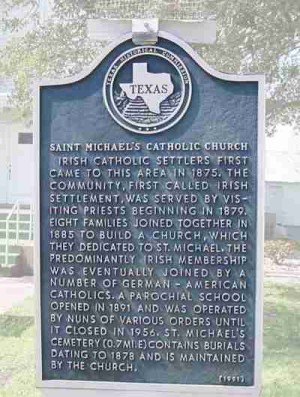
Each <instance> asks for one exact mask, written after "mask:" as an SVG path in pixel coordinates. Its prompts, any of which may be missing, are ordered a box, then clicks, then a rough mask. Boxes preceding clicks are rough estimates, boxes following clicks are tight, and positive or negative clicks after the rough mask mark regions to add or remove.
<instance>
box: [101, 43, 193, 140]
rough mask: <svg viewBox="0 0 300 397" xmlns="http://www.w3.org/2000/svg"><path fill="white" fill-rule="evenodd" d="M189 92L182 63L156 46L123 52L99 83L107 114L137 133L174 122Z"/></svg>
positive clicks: (154, 130)
mask: <svg viewBox="0 0 300 397" xmlns="http://www.w3.org/2000/svg"><path fill="white" fill-rule="evenodd" d="M191 94H192V83H191V78H190V75H189V72H188V70H187V68H186V66H185V64H184V63H183V62H182V60H181V59H180V58H179V57H178V56H177V55H175V54H174V53H173V52H171V51H169V50H167V49H165V48H161V47H156V46H140V47H135V48H133V49H130V50H127V51H125V52H123V53H122V54H121V55H120V56H119V57H118V58H116V59H115V61H114V62H113V63H112V65H111V66H110V68H109V70H108V72H107V74H106V76H105V79H104V85H103V97H104V101H105V105H106V107H107V109H108V111H109V113H110V114H111V116H112V117H113V118H114V119H115V121H116V122H117V123H118V124H120V125H121V126H122V127H124V128H126V129H127V130H130V131H133V132H136V133H138V134H155V133H158V132H161V131H164V130H166V129H168V128H170V127H172V126H173V125H175V124H176V123H178V121H179V120H180V119H181V118H182V117H183V116H184V114H185V112H186V111H187V109H188V106H189V103H190V100H191Z"/></svg>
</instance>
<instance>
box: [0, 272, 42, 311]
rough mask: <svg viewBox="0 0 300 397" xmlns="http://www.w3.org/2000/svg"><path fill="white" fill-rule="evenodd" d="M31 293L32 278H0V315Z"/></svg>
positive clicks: (32, 290) (32, 288) (32, 289)
mask: <svg viewBox="0 0 300 397" xmlns="http://www.w3.org/2000/svg"><path fill="white" fill-rule="evenodd" d="M33 293H34V286H33V277H18V278H13V277H0V314H1V313H4V312H6V311H7V310H9V309H10V308H11V307H13V306H15V305H17V304H18V303H21V302H23V300H24V299H25V298H26V297H27V296H29V295H33Z"/></svg>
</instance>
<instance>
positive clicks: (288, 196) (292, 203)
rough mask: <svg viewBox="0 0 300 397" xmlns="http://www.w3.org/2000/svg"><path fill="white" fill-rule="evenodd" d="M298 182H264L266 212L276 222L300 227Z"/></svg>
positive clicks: (299, 187) (299, 185) (299, 190)
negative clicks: (270, 214) (272, 215)
mask: <svg viewBox="0 0 300 397" xmlns="http://www.w3.org/2000/svg"><path fill="white" fill-rule="evenodd" d="M299 203H300V183H299V182H297V183H296V182H295V183H287V182H266V212H268V213H273V214H276V223H277V224H278V223H279V224H282V225H284V226H297V227H300V207H299Z"/></svg>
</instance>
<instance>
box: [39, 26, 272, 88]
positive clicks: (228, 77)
mask: <svg viewBox="0 0 300 397" xmlns="http://www.w3.org/2000/svg"><path fill="white" fill-rule="evenodd" d="M158 36H159V37H161V38H164V39H167V40H170V41H172V42H174V43H175V44H177V45H178V46H180V47H181V48H182V49H183V50H184V51H185V52H186V53H187V54H188V55H190V56H191V58H192V59H193V60H194V61H195V62H196V63H197V64H198V65H199V66H200V67H201V68H202V69H203V70H204V71H206V72H207V73H208V74H210V75H211V76H213V77H216V78H218V79H221V80H225V81H232V82H235V81H236V82H251V81H256V82H259V83H263V82H264V81H265V75H264V74H263V73H253V74H230V73H224V72H219V71H217V70H215V69H214V68H212V67H211V66H210V65H209V64H208V63H207V62H206V61H204V60H203V59H202V58H201V57H200V55H198V54H197V53H196V51H195V50H194V49H193V48H192V47H191V46H190V45H189V44H187V43H186V42H185V41H183V40H181V39H179V38H178V37H176V36H174V35H173V34H171V33H168V32H164V31H159V32H158ZM130 39H132V33H131V32H130V33H127V34H125V35H122V36H120V37H118V38H117V39H116V40H114V41H112V42H111V43H110V44H109V45H108V46H106V47H105V48H104V51H103V52H102V53H101V54H100V55H99V56H98V57H96V59H95V60H94V61H93V62H92V63H91V65H89V66H88V67H86V68H84V69H83V70H82V71H81V72H80V73H79V74H77V75H74V76H70V77H67V78H63V79H42V80H40V81H38V82H37V87H38V88H39V87H44V86H54V85H57V86H60V85H66V84H73V83H76V82H79V81H80V80H82V79H84V78H86V77H87V76H89V75H90V74H91V73H92V72H93V71H94V70H95V69H96V68H97V67H98V65H99V64H100V63H101V62H102V61H103V59H105V57H106V56H107V55H109V53H110V52H111V51H112V50H113V49H114V48H116V47H117V46H118V45H119V44H122V43H123V42H125V41H127V40H130Z"/></svg>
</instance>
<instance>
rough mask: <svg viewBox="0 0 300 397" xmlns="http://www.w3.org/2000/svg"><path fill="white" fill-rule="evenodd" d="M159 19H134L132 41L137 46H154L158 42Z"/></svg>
mask: <svg viewBox="0 0 300 397" xmlns="http://www.w3.org/2000/svg"><path fill="white" fill-rule="evenodd" d="M158 26H159V21H158V18H152V19H133V20H132V41H133V42H134V44H136V45H153V44H155V43H157V40H158Z"/></svg>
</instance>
